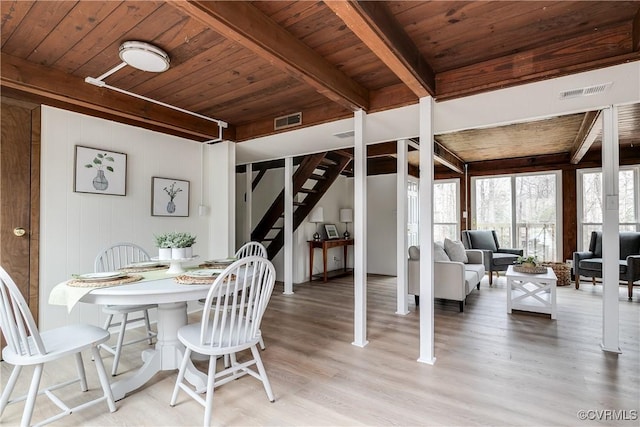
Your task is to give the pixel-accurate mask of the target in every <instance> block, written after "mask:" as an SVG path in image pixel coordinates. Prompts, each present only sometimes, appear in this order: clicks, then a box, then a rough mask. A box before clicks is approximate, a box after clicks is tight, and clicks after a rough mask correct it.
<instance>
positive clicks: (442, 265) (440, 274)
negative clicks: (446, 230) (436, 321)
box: [408, 246, 485, 312]
mask: <svg viewBox="0 0 640 427" xmlns="http://www.w3.org/2000/svg"><path fill="white" fill-rule="evenodd" d="M434 252H435V250H434ZM465 253H466V256H467V259H468V262H467V263H463V262H458V261H446V260H440V261H439V260H438V258H437V257H436V261H434V272H433V276H434V284H433V292H434V298H439V299H445V300H453V301H458V302H459V306H460V311H461V312H462V311H464V305H465V302H466V298H467V295H468V294H469V293H471V291H472V290H473V289H474V288H477V289H480V281H481V280H482V278H483V277H484V271H485V270H484V268H485V267H484V262H483V254H482V251H479V250H466V251H465ZM440 259H442V258H440ZM408 275H409V278H408V281H409V294H410V295H414V296H415V301H416V305H418V304H419V301H420V298H419V296H420V249H419V248H418V247H416V246H411V247H410V248H409V272H408Z"/></svg>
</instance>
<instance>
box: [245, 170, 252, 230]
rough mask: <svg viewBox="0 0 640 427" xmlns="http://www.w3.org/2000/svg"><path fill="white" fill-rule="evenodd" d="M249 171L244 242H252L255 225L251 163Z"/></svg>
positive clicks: (247, 175) (247, 173)
mask: <svg viewBox="0 0 640 427" xmlns="http://www.w3.org/2000/svg"><path fill="white" fill-rule="evenodd" d="M246 168H247V170H246V173H245V176H246V178H247V179H246V180H245V188H244V199H245V200H244V215H245V217H244V241H245V242H250V241H251V228H252V227H253V225H252V224H251V221H252V219H251V215H252V213H251V206H252V205H253V199H252V198H253V166H252V165H251V163H249V164H248V165H247V166H246Z"/></svg>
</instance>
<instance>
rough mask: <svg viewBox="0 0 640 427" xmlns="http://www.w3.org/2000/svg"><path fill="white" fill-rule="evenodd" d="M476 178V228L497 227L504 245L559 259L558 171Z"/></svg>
mask: <svg viewBox="0 0 640 427" xmlns="http://www.w3.org/2000/svg"><path fill="white" fill-rule="evenodd" d="M473 181H474V183H475V185H474V187H473V189H474V194H473V197H474V220H475V227H474V228H476V229H478V230H495V231H496V234H497V236H498V241H499V242H500V246H502V247H510V248H519V249H523V250H524V254H525V255H527V256H529V255H531V256H536V257H538V258H539V259H540V260H543V261H555V260H556V259H557V256H558V236H557V234H558V233H557V224H558V223H559V218H558V217H559V214H558V212H559V210H558V197H557V196H558V194H557V189H558V188H559V181H560V174H559V173H556V172H551V173H544V174H518V175H508V176H500V177H490V178H474V180H473Z"/></svg>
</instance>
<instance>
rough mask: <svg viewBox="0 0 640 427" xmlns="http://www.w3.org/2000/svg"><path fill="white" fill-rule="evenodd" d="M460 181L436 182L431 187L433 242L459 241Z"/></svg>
mask: <svg viewBox="0 0 640 427" xmlns="http://www.w3.org/2000/svg"><path fill="white" fill-rule="evenodd" d="M459 188H460V180H459V179H453V180H438V181H436V182H435V183H434V185H433V240H434V241H436V242H443V241H444V239H445V237H447V238H449V239H451V240H460V237H459V236H460V219H459V218H460V209H459V207H458V205H459V202H458V201H459V200H460V190H459Z"/></svg>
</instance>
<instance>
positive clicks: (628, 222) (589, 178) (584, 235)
mask: <svg viewBox="0 0 640 427" xmlns="http://www.w3.org/2000/svg"><path fill="white" fill-rule="evenodd" d="M639 169H640V166H631V167H624V168H621V169H620V171H619V172H618V193H619V218H618V219H619V221H620V231H640V224H639V220H638V171H639ZM578 185H579V188H578V191H579V193H578V194H579V195H580V197H579V199H578V214H579V216H580V218H578V221H579V224H580V227H579V234H580V236H579V238H580V240H579V245H581V247H580V248H579V250H587V249H589V240H590V239H591V232H592V231H601V230H602V172H601V170H600V169H597V170H596V169H589V170H581V171H579V172H578Z"/></svg>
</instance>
